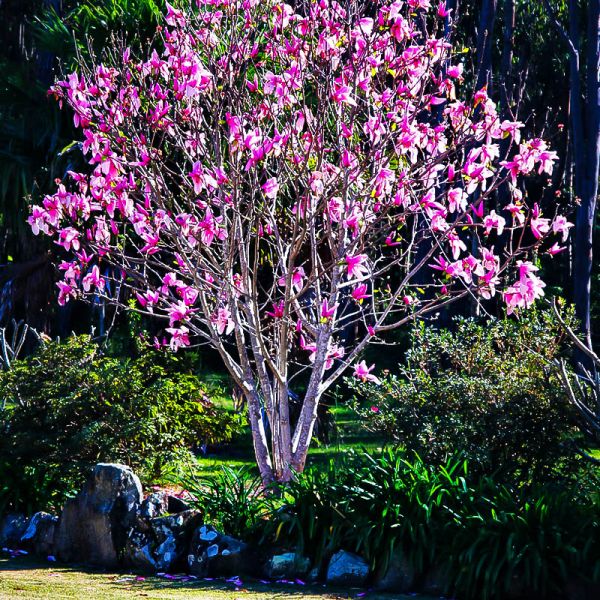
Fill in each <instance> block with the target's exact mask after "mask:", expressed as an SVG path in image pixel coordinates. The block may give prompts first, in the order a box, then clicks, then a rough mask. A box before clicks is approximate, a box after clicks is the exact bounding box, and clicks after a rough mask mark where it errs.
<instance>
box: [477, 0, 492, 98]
mask: <svg viewBox="0 0 600 600" xmlns="http://www.w3.org/2000/svg"><path fill="white" fill-rule="evenodd" d="M496 8H497V0H483V6H482V7H481V16H480V19H479V27H478V30H477V50H476V56H477V61H478V64H477V89H478V90H480V89H481V88H482V87H484V86H488V87H490V86H491V83H492V36H493V35H494V23H495V21H496ZM488 92H489V90H488Z"/></svg>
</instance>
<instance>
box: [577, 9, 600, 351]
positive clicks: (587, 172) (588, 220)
mask: <svg viewBox="0 0 600 600" xmlns="http://www.w3.org/2000/svg"><path fill="white" fill-rule="evenodd" d="M587 16H588V19H587V23H588V31H587V52H586V69H585V74H586V92H587V93H586V98H585V102H583V98H582V95H581V78H582V69H581V64H580V57H579V56H578V53H576V54H574V55H572V57H571V63H570V71H571V73H570V74H571V126H572V129H573V156H574V161H575V195H576V197H577V198H578V200H579V202H580V205H579V208H578V209H577V213H576V220H575V257H574V286H573V287H574V300H575V311H576V314H577V317H578V319H579V321H580V324H581V333H582V335H583V337H584V338H585V341H586V343H587V344H588V346H589V347H591V318H590V308H591V283H592V266H593V254H592V248H593V233H594V221H595V215H596V202H597V195H598V175H599V166H600V163H599V159H600V86H599V82H598V69H599V59H600V47H599V42H600V22H599V21H600V0H590V3H589V13H588V15H587ZM578 17H579V11H578V6H577V2H576V0H570V2H569V21H570V26H569V29H570V37H571V40H572V41H573V43H576V42H577V41H578V40H579V28H578ZM576 50H577V47H576ZM580 358H582V357H580Z"/></svg>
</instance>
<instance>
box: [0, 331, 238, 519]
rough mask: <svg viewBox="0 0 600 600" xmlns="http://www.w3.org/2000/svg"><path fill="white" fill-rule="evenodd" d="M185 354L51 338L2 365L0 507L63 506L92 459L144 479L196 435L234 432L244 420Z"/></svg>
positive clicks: (185, 451) (195, 442)
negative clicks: (136, 352) (120, 355)
mask: <svg viewBox="0 0 600 600" xmlns="http://www.w3.org/2000/svg"><path fill="white" fill-rule="evenodd" d="M181 364H182V361H181V360H178V359H176V358H175V357H172V356H169V355H165V354H159V353H156V352H148V353H146V354H144V355H142V356H140V357H139V358H136V359H115V358H110V357H107V356H104V355H102V354H101V352H100V350H99V348H98V346H97V345H96V344H94V343H93V342H92V341H91V340H90V338H89V337H88V336H80V337H71V338H69V339H68V340H67V341H66V342H64V343H58V342H51V343H47V344H46V345H44V346H43V347H42V348H41V349H40V350H39V351H38V352H36V353H35V354H34V355H32V356H31V357H29V358H28V359H26V360H21V361H16V362H14V363H13V365H12V368H11V369H10V370H9V371H5V372H2V373H0V398H1V399H2V403H3V408H2V410H1V411H0V511H2V510H3V509H7V508H12V509H20V510H27V511H31V510H34V509H40V508H44V507H50V506H55V507H56V506H60V504H61V502H63V501H64V499H65V497H66V496H67V495H69V494H70V493H71V492H72V491H73V490H76V489H78V487H79V486H80V484H81V481H82V480H83V477H84V475H85V474H86V472H87V470H88V469H89V468H90V467H91V466H93V465H94V464H95V463H97V462H103V461H104V462H107V461H108V462H121V463H125V464H128V465H130V466H132V467H133V468H135V469H136V471H137V472H138V473H139V474H140V475H141V477H142V479H143V480H144V479H145V480H147V481H150V480H156V478H158V477H160V476H162V475H163V474H164V471H165V469H166V468H168V466H169V464H172V463H173V462H175V461H176V460H178V459H181V458H183V457H185V456H187V457H189V456H190V454H189V452H190V449H193V448H197V447H199V446H201V445H202V444H206V443H208V444H214V443H217V442H223V441H228V440H231V438H232V437H233V436H234V434H235V433H236V432H237V431H238V430H239V427H240V421H239V418H238V417H237V416H234V415H231V414H230V413H228V412H227V411H226V410H223V408H222V407H219V406H217V405H216V404H215V402H218V401H219V400H220V399H222V397H223V391H222V390H221V389H220V388H218V387H217V386H215V385H213V386H207V385H205V384H204V383H202V381H201V380H200V379H199V378H198V377H197V376H196V375H194V374H191V373H186V372H181V371H180V367H181Z"/></svg>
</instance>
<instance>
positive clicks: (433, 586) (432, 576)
mask: <svg viewBox="0 0 600 600" xmlns="http://www.w3.org/2000/svg"><path fill="white" fill-rule="evenodd" d="M421 587H422V591H423V593H424V594H431V595H432V596H441V595H442V594H444V593H445V592H446V591H447V590H448V589H449V588H450V578H449V577H448V573H447V571H446V569H444V568H442V567H438V566H436V565H434V566H432V567H431V568H430V569H429V570H428V571H427V573H426V575H425V580H424V582H423V585H422V586H421Z"/></svg>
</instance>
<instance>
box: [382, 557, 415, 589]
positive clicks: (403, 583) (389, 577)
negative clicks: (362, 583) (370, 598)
mask: <svg viewBox="0 0 600 600" xmlns="http://www.w3.org/2000/svg"><path fill="white" fill-rule="evenodd" d="M414 582H415V570H414V568H413V567H412V566H411V564H410V563H409V561H408V560H407V559H406V557H405V556H404V554H403V553H402V552H400V551H399V550H397V551H396V552H394V554H393V555H392V558H391V560H390V564H389V565H388V568H387V572H386V573H385V575H384V576H383V577H382V578H381V579H380V580H379V581H378V582H377V583H376V585H375V588H376V589H377V590H380V591H383V592H399V593H402V592H408V591H411V589H412V587H413V585H414Z"/></svg>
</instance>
